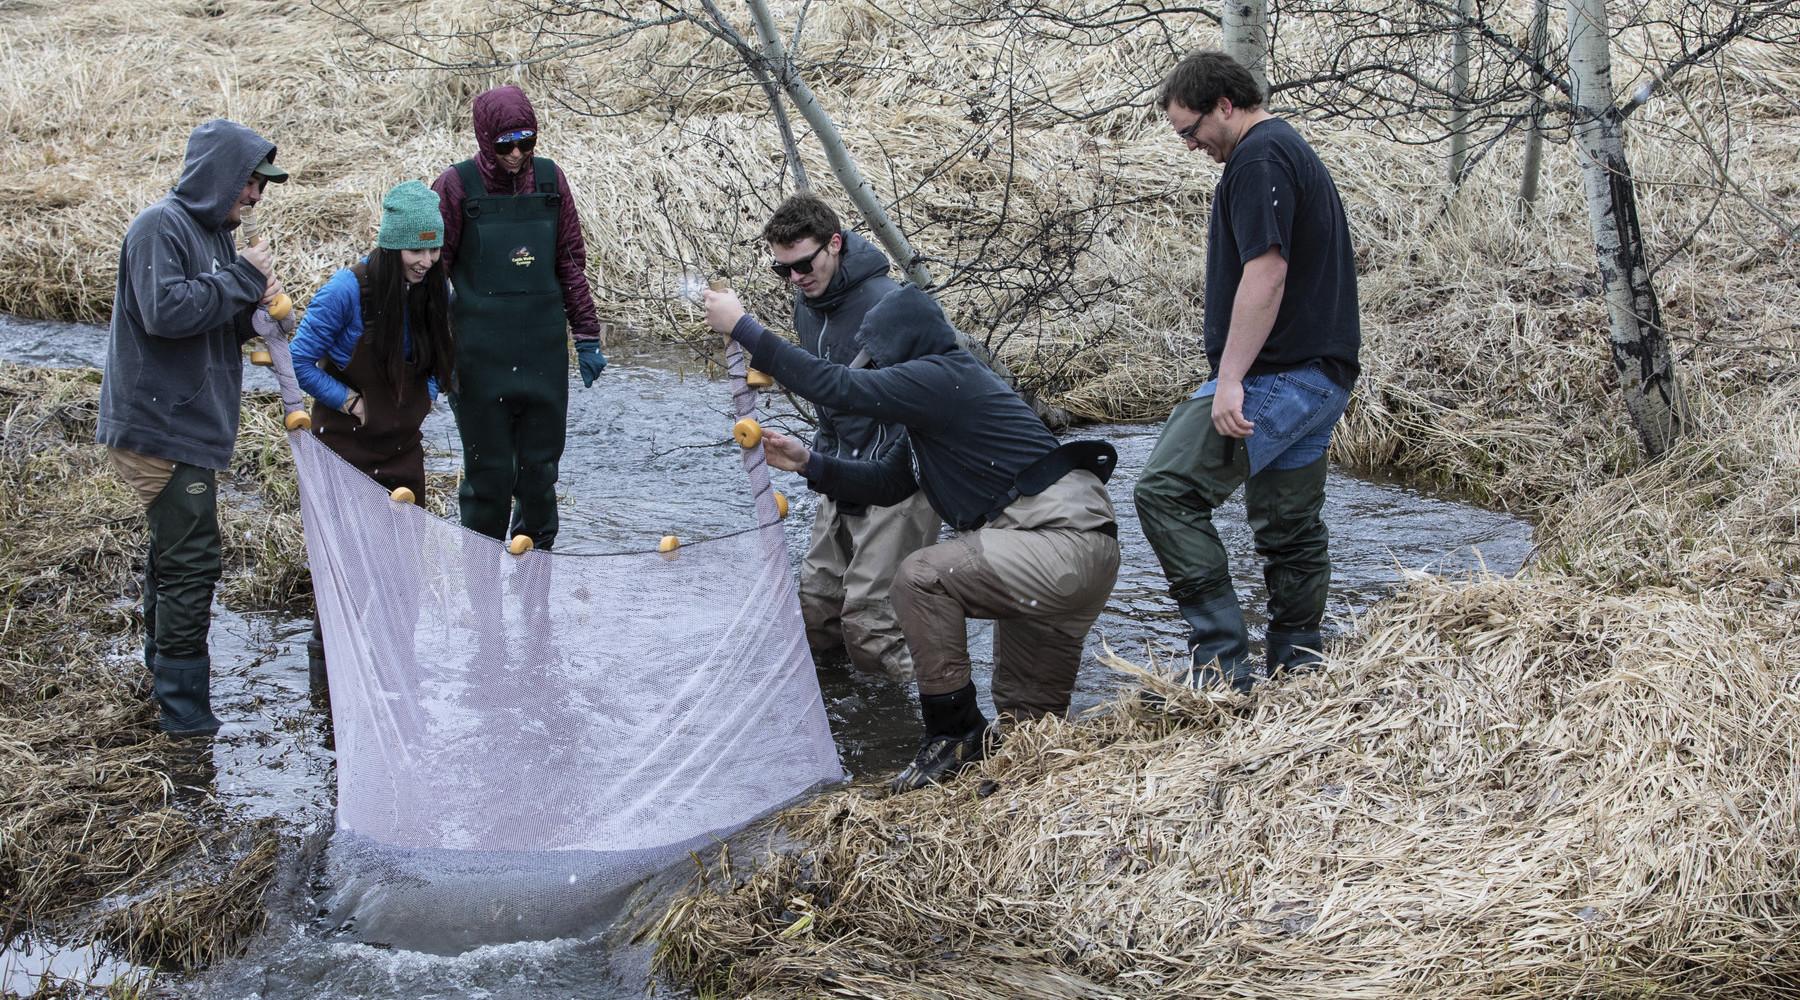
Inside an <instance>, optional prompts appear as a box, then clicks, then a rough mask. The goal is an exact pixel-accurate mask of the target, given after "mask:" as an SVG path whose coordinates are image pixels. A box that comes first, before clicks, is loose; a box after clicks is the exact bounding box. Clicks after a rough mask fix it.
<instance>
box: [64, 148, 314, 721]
mask: <svg viewBox="0 0 1800 1000" xmlns="http://www.w3.org/2000/svg"><path fill="white" fill-rule="evenodd" d="M285 180H287V173H286V172H285V171H283V170H281V169H280V168H278V167H276V166H275V144H274V143H272V142H270V141H269V140H267V139H264V138H263V137H262V136H259V135H257V134H256V133H255V132H252V131H251V130H250V129H248V128H245V127H244V126H242V125H239V124H238V123H236V122H233V121H227V120H225V119H215V120H213V121H209V122H206V123H205V124H203V125H201V126H199V127H198V128H196V129H194V131H193V134H192V135H190V136H189V137H188V144H187V162H186V164H185V166H184V167H183V169H182V173H181V179H180V180H179V181H178V182H177V183H176V185H175V188H174V189H173V190H172V191H170V192H169V193H168V194H167V195H165V196H164V197H163V198H162V199H161V200H159V201H157V202H156V203H155V204H154V205H151V206H150V207H149V208H146V209H144V210H143V211H142V212H140V213H138V216H137V218H136V219H133V220H132V223H131V228H130V229H128V230H127V231H126V233H125V241H124V244H123V245H122V246H121V247H120V250H119V279H118V287H117V289H116V290H115V292H114V294H113V312H112V331H111V343H110V346H109V347H108V349H107V354H106V371H105V374H104V375H103V377H102V379H101V383H100V420H99V425H98V427H97V429H96V431H95V438H96V439H97V440H98V441H99V442H100V443H101V444H104V445H106V446H107V447H108V449H109V451H108V455H109V457H110V459H111V460H112V463H113V465H114V467H115V468H116V469H117V470H118V471H119V473H120V475H121V476H122V477H123V478H124V479H125V481H126V482H127V483H130V484H131V485H132V486H133V487H134V488H135V489H136V490H137V491H138V494H139V496H140V497H141V498H142V499H143V500H144V503H145V506H146V509H147V511H148V514H149V520H150V544H149V551H148V554H147V555H146V557H145V561H144V663H145V665H146V666H148V667H149V668H150V672H151V675H152V691H153V692H154V695H155V698H156V702H157V704H158V706H159V707H160V710H161V716H160V719H159V724H160V726H161V728H162V730H163V731H164V732H166V733H170V734H174V735H206V734H211V733H214V732H217V731H218V729H219V720H218V718H217V717H216V716H214V715H213V713H212V701H211V697H210V687H211V684H210V679H211V660H210V658H209V656H208V653H207V633H208V631H209V630H210V628H211V614H212V610H211V609H212V595H213V587H214V585H215V584H216V583H217V582H218V579H219V571H220V555H219V516H218V506H217V502H216V499H215V496H214V479H215V477H216V474H217V472H218V470H220V469H224V468H226V467H228V466H229V465H230V462H231V453H232V449H233V447H234V446H235V444H236V443H237V431H238V397H239V395H240V393H241V388H242V384H243V356H242V353H241V348H242V345H243V342H244V341H246V340H248V339H250V338H251V337H253V336H256V335H257V334H258V333H259V332H263V333H266V332H273V331H274V330H275V329H277V325H276V324H275V323H273V321H271V320H270V319H269V315H268V311H267V310H266V309H264V308H261V306H262V305H263V304H265V303H267V302H269V301H271V300H273V299H274V297H275V296H276V295H278V294H280V292H281V283H280V282H279V281H277V280H275V278H274V277H273V273H274V259H273V255H272V254H270V252H269V251H268V249H267V248H266V247H262V246H255V247H246V248H244V249H243V250H241V251H240V250H239V249H238V247H237V243H236V240H235V239H234V238H233V235H232V231H233V230H235V229H236V228H237V227H238V225H239V224H240V223H241V222H242V221H243V216H244V213H245V212H247V211H250V210H252V209H254V208H255V207H256V203H257V202H258V201H260V200H261V199H262V194H263V189H264V187H265V186H266V185H267V184H268V182H269V181H277V182H280V181H285ZM291 323H292V318H291V317H289V318H288V320H287V324H289V325H290V326H291Z"/></svg>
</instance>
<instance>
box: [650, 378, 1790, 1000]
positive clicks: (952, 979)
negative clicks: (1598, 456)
mask: <svg viewBox="0 0 1800 1000" xmlns="http://www.w3.org/2000/svg"><path fill="white" fill-rule="evenodd" d="M1797 403H1800V394H1796V393H1794V392H1792V391H1790V392H1787V393H1784V394H1782V395H1781V396H1780V397H1778V398H1775V399H1772V400H1770V401H1769V402H1768V404H1767V406H1766V407H1765V408H1763V409H1761V410H1758V411H1756V412H1754V413H1750V414H1745V415H1742V417H1741V418H1739V419H1738V420H1736V421H1734V422H1733V424H1732V425H1731V426H1726V427H1721V428H1719V429H1718V431H1717V433H1718V437H1717V438H1709V439H1704V440H1699V441H1695V442H1693V443H1692V444H1691V445H1690V446H1689V447H1688V448H1687V449H1686V450H1685V451H1684V452H1683V453H1682V454H1680V455H1677V456H1674V457H1673V458H1672V459H1671V460H1670V461H1669V462H1666V463H1664V464H1662V465H1659V466H1657V467H1656V468H1655V469H1652V470H1646V471H1644V472H1642V473H1639V474H1638V475H1636V476H1633V477H1630V478H1628V479H1625V480H1620V481H1617V482H1613V483H1608V484H1605V485H1604V486H1601V487H1597V488H1595V489H1592V490H1589V491H1585V492H1583V493H1582V494H1580V495H1579V496H1576V497H1574V498H1572V499H1571V500H1569V501H1568V502H1566V503H1565V504H1563V505H1561V506H1559V507H1558V508H1557V513H1558V514H1560V515H1562V516H1561V518H1560V519H1559V520H1557V521H1556V523H1557V525H1558V528H1557V530H1556V531H1555V533H1554V537H1553V538H1552V539H1551V540H1550V541H1548V542H1547V543H1546V548H1545V552H1544V555H1543V557H1542V559H1541V560H1540V562H1539V565H1538V566H1537V568H1535V569H1533V570H1532V571H1530V572H1529V573H1527V574H1524V575H1522V576H1520V577H1518V578H1514V579H1497V578H1490V579H1477V580H1474V581H1467V582H1455V581H1445V580H1439V579H1432V578H1426V577H1421V578H1419V579H1417V580H1416V581H1415V582H1413V583H1412V584H1411V585H1409V586H1408V587H1407V588H1406V589H1404V590H1403V591H1402V592H1401V593H1400V594H1398V595H1397V596H1395V597H1394V598H1393V599H1391V600H1389V601H1387V602H1386V603H1384V604H1383V605H1382V606H1381V607H1380V608H1379V609H1378V610H1377V611H1375V612H1374V613H1372V614H1371V615H1369V616H1368V617H1367V618H1366V619H1364V620H1363V621H1361V622H1360V623H1359V627H1358V629H1357V631H1356V634H1355V635H1354V636H1353V637H1351V638H1349V639H1348V640H1347V641H1346V642H1344V644H1343V645H1342V646H1341V648H1339V649H1338V650H1336V651H1335V655H1334V656H1332V657H1331V659H1330V661H1329V663H1328V665H1327V667H1326V669H1325V670H1323V671H1322V672H1319V673H1315V674H1311V675H1308V676H1304V677H1301V678H1298V679H1295V680H1292V681H1290V682H1288V683H1285V684H1281V685H1278V686H1273V687H1269V688H1264V689H1261V690H1260V691H1259V692H1258V693H1256V694H1254V695H1252V696H1250V697H1247V698H1239V697H1235V696H1230V697H1228V696H1202V695H1198V694H1195V693H1192V692H1187V691H1185V689H1182V688H1179V687H1176V686H1173V685H1170V684H1167V683H1166V682H1163V681H1161V680H1160V679H1159V678H1157V677H1154V676H1149V675H1145V676H1144V677H1143V682H1144V683H1145V684H1147V685H1149V686H1151V687H1153V688H1155V689H1156V690H1157V691H1158V692H1160V693H1161V694H1162V695H1164V696H1165V698H1167V699H1168V700H1169V705H1168V707H1167V708H1166V709H1165V710H1160V711H1152V710H1148V709H1146V708H1144V707H1143V706H1141V705H1139V704H1137V703H1136V702H1135V701H1133V700H1132V699H1130V698H1129V697H1128V698H1127V699H1126V700H1125V701H1123V702H1121V703H1118V704H1115V705H1112V706H1108V707H1107V708H1106V709H1105V710H1104V711H1103V712H1101V713H1100V714H1099V715H1098V716H1097V717H1095V718H1090V719H1086V720H1082V721H1080V722H1075V723H1061V722H1055V721H1052V722H1049V723H1045V724H1042V725H1034V726H1029V727H1026V728H1024V729H1022V730H1020V731H1018V732H1017V733H1016V734H1015V735H1014V736H1013V737H1011V738H1010V739H1009V741H1008V742H1007V744H1006V746H1005V747H1004V749H1003V751H1002V752H1001V754H1000V755H999V756H998V757H997V758H995V759H992V760H990V761H988V762H987V763H985V764H984V765H982V767H981V770H980V776H979V778H965V779H963V780H960V781H958V782H956V783H955V784H954V785H952V786H950V788H948V789H947V790H943V791H926V792H922V793H917V794H914V795H908V796H903V797H899V798H893V799H885V800H871V799H866V798H864V797H862V796H860V795H858V794H856V793H855V792H845V793H839V794H833V795H829V796H826V797H824V798H822V799H819V800H818V801H816V802H813V803H811V804H809V805H807V806H804V807H802V808H800V809H797V810H795V811H794V812H792V813H790V814H789V815H788V817H786V823H787V826H788V828H789V829H790V831H791V832H792V833H793V834H794V835H795V836H796V837H797V838H798V840H799V841H800V842H801V843H803V844H805V845H807V846H806V847H805V848H803V849H802V850H799V851H797V852H794V853H791V854H788V855H786V856H782V857H779V858H777V859H776V860H774V861H772V862H770V863H768V864H766V865H765V866H763V867H761V868H759V869H757V870H755V871H754V872H752V873H750V874H748V875H747V876H737V877H735V878H734V877H732V876H730V875H729V874H727V876H726V877H725V878H724V879H719V878H717V877H716V874H715V877H714V878H713V880H712V881H713V885H712V886H709V887H706V888H702V889H699V890H697V891H696V892H695V893H694V894H693V895H691V896H690V897H688V898H687V899H685V900H683V901H682V902H681V903H680V904H678V905H677V907H675V908H674V909H673V910H671V911H670V913H669V914H668V916H667V917H666V918H665V921H664V923H663V925H662V927H661V928H659V930H660V933H661V940H662V947H663V950H662V952H661V955H660V959H661V961H662V962H663V963H664V967H665V968H667V969H669V970H671V971H673V972H675V973H677V974H678V975H679V976H680V977H681V978H683V979H687V980H691V981H695V982H698V983H700V984H702V985H703V986H704V987H705V988H707V989H709V990H712V991H715V992H716V993H718V994H719V995H726V996H756V997H800V996H813V995H819V994H821V993H825V992H832V993H833V994H834V995H847V996H882V997H891V998H892V997H921V998H922V997H939V996H944V997H949V996H955V997H1004V996H1016V995H1022V994H1021V992H1020V990H1021V989H1022V987H1021V986H1020V985H1019V984H1020V982H1021V980H1020V979H1018V978H1017V977H1023V976H1030V977H1033V979H1034V981H1036V982H1038V983H1040V984H1041V985H1040V986H1038V987H1035V988H1034V989H1032V990H1026V992H1031V993H1034V994H1035V995H1047V996H1082V997H1099V996H1121V997H1163V996H1215V995H1227V996H1235V995H1246V996H1247V995H1258V996H1272V995H1280V996H1297V997H1320V998H1324V997H1391V996H1427V995H1429V996H1434V997H1445V998H1451V997H1454V998H1462V997H1470V998H1473V997H1502V996H1642V995H1655V996H1659V997H1682V998H1687V997H1718V998H1725V997H1785V996H1792V995H1793V993H1794V990H1795V989H1797V988H1800V944H1797V942H1800V832H1797V831H1800V824H1797V822H1796V821H1797V820H1800V782H1797V781H1796V779H1797V778H1800V729H1796V727H1795V726H1794V724H1793V719H1794V718H1795V713H1796V712H1797V711H1800V632H1797V631H1796V629H1795V622H1796V621H1800V591H1796V590H1795V589H1794V583H1793V581H1794V580H1796V579H1800V501H1797V500H1796V497H1797V496H1800V462H1796V461H1795V458H1796V454H1795V449H1796V448H1800V422H1797V421H1796V419H1795V417H1794V416H1793V414H1794V413H1795V412H1796V409H1797V407H1796V404H1797ZM1752 430H1755V431H1756V432H1757V433H1758V436H1756V437H1751V436H1750V435H1749V432H1751V431H1752ZM1696 483H1698V484H1700V485H1699V486H1698V487H1696V485H1695V484H1696ZM1621 512H1624V513H1625V518H1624V519H1625V522H1626V523H1623V524H1620V523H1619V522H1620V520H1621ZM1115 666H1117V667H1119V668H1121V669H1127V670H1135V668H1133V667H1131V666H1130V665H1129V664H1124V663H1122V662H1116V663H1115ZM980 779H987V780H991V781H994V782H998V783H999V790H998V791H997V792H995V793H994V794H992V795H989V796H987V797H985V798H983V797H980V796H979V795H978V794H977V792H978V789H979V788H980ZM721 889H723V890H725V891H719V890H721ZM1053 983H1061V984H1064V985H1061V986H1056V987H1055V988H1052V986H1051V985H1050V984H1053Z"/></svg>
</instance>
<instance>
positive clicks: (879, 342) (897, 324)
mask: <svg viewBox="0 0 1800 1000" xmlns="http://www.w3.org/2000/svg"><path fill="white" fill-rule="evenodd" d="M856 338H857V340H859V341H861V343H862V346H863V348H864V349H865V350H867V351H868V352H869V357H871V358H873V359H874V360H875V363H876V364H878V365H882V366H887V365H897V364H899V363H900V362H902V361H910V360H912V359H913V358H922V357H925V356H926V355H929V354H947V353H949V352H950V351H952V350H955V349H956V329H955V328H954V327H952V326H951V325H950V320H949V319H947V318H945V316H944V310H943V308H942V307H941V306H939V305H938V304H937V300H936V299H933V298H932V297H931V296H929V295H927V294H925V293H924V292H923V291H921V290H920V289H919V287H918V286H917V285H902V286H900V287H899V288H896V289H894V290H893V291H891V292H889V293H887V294H886V295H884V296H882V299H881V301H880V302H877V303H875V305H874V306H872V307H870V309H869V312H868V314H867V315H866V316H864V317H863V322H862V327H861V329H859V330H857V331H856Z"/></svg>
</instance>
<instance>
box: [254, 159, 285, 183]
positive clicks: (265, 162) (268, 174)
mask: <svg viewBox="0 0 1800 1000" xmlns="http://www.w3.org/2000/svg"><path fill="white" fill-rule="evenodd" d="M250 174H251V176H253V177H261V178H262V179H263V180H266V181H274V182H275V183H277V184H286V183H287V179H288V173H287V171H285V170H283V169H281V168H280V167H278V166H276V165H275V161H273V160H271V159H269V158H268V157H266V156H265V157H263V158H262V162H261V163H258V164H257V165H256V166H255V167H253V168H251V170H250Z"/></svg>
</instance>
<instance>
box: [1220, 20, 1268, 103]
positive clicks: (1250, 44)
mask: <svg viewBox="0 0 1800 1000" xmlns="http://www.w3.org/2000/svg"><path fill="white" fill-rule="evenodd" d="M1219 24H1220V27H1221V28H1222V29H1223V32H1224V42H1225V52H1226V54H1228V55H1230V56H1231V58H1233V59H1236V60H1237V61H1238V63H1239V64H1240V65H1242V66H1243V67H1244V68H1245V69H1247V70H1249V71H1250V75H1251V76H1252V77H1254V78H1255V79H1256V90H1257V92H1258V93H1260V94H1262V95H1263V99H1264V100H1267V99H1268V96H1269V6H1268V0H1225V3H1224V11H1223V12H1222V14H1221V16H1220V18H1219Z"/></svg>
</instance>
